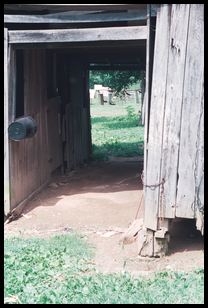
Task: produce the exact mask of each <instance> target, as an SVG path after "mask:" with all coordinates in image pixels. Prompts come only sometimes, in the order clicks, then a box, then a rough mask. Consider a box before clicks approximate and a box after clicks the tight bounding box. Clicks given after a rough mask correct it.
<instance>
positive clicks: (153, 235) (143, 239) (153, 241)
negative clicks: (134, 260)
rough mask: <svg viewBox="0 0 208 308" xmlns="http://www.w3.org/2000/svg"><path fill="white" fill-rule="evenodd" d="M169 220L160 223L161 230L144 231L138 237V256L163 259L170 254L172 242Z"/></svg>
mask: <svg viewBox="0 0 208 308" xmlns="http://www.w3.org/2000/svg"><path fill="white" fill-rule="evenodd" d="M168 231H169V219H164V220H163V221H162V222H161V223H160V229H158V230H157V231H153V230H150V229H143V230H141V232H139V234H138V237H137V243H138V254H139V255H140V256H142V257H163V256H165V255H167V253H168V246H169V241H170V235H169V233H168Z"/></svg>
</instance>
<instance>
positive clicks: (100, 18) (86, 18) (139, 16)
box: [4, 10, 146, 24]
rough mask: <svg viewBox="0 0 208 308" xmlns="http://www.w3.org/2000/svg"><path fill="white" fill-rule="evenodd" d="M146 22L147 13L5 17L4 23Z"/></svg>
mask: <svg viewBox="0 0 208 308" xmlns="http://www.w3.org/2000/svg"><path fill="white" fill-rule="evenodd" d="M138 20H139V21H140V20H144V21H145V20H146V11H145V10H143V11H141V12H131V13H128V12H126V13H105V14H83V15H76V14H73V15H72V13H69V14H68V15H64V14H63V15H59V16H50V15H4V23H21V24H22V23H24V24H25V23H42V24H45V23H59V24H60V23H61V24H71V23H88V22H90V23H95V22H96V23H97V22H102V23H104V22H123V21H138Z"/></svg>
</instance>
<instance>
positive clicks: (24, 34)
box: [9, 26, 147, 44]
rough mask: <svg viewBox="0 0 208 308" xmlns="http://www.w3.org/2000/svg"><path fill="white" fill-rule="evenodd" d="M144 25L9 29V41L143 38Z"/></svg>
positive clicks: (86, 40) (36, 41)
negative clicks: (62, 28) (61, 28)
mask: <svg viewBox="0 0 208 308" xmlns="http://www.w3.org/2000/svg"><path fill="white" fill-rule="evenodd" d="M146 32H147V28H146V26H132V27H113V28H112V27H111V28H110V27H105V28H89V29H64V30H19V31H15V30H10V31H9V43H11V44H18V43H20V44H23V43H33V44H34V43H62V42H91V41H93V42H94V41H123V40H125V41H126V40H145V39H146Z"/></svg>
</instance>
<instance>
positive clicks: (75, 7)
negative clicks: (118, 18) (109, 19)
mask: <svg viewBox="0 0 208 308" xmlns="http://www.w3.org/2000/svg"><path fill="white" fill-rule="evenodd" d="M145 8H146V4H5V5H4V9H5V10H13V11H14V10H26V11H28V10H29V11H32V10H36V11H42V10H50V11H64V10H76V11H78V10H85V11H88V10H90V11H92V10H130V9H131V10H132V9H136V10H139V9H145Z"/></svg>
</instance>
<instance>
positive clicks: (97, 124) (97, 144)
mask: <svg viewBox="0 0 208 308" xmlns="http://www.w3.org/2000/svg"><path fill="white" fill-rule="evenodd" d="M101 107H102V108H103V109H101V108H100V106H93V107H91V115H92V116H91V124H92V144H93V148H92V149H93V158H94V159H96V160H108V157H109V156H115V157H120V156H121V157H133V156H139V155H141V156H142V155H143V153H144V127H143V126H142V125H140V120H139V116H138V113H136V107H135V104H132V105H125V107H124V105H122V106H117V112H118V111H120V114H119V115H117V116H115V106H109V105H108V106H101ZM111 107H112V109H111ZM121 107H122V108H121ZM119 108H120V109H119ZM124 111H125V113H124ZM103 112H108V114H109V115H108V116H102V113H103ZM110 112H111V113H110ZM99 113H100V116H98V114H99ZM110 114H112V115H110Z"/></svg>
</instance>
